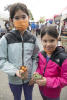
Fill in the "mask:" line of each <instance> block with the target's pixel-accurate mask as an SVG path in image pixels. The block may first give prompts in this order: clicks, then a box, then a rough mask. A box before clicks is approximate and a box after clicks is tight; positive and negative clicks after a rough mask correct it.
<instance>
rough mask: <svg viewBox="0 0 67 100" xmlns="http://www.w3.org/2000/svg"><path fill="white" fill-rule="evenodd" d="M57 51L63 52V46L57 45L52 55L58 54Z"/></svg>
mask: <svg viewBox="0 0 67 100" xmlns="http://www.w3.org/2000/svg"><path fill="white" fill-rule="evenodd" d="M59 53H65V49H64V47H62V46H57V47H56V49H55V51H54V52H53V54H52V55H54V56H56V55H58V54H59Z"/></svg>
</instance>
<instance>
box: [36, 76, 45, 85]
mask: <svg viewBox="0 0 67 100" xmlns="http://www.w3.org/2000/svg"><path fill="white" fill-rule="evenodd" d="M36 83H37V84H38V85H39V86H45V85H46V78H45V77H43V78H42V79H39V80H36Z"/></svg>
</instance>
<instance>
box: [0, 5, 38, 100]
mask: <svg viewBox="0 0 67 100" xmlns="http://www.w3.org/2000/svg"><path fill="white" fill-rule="evenodd" d="M10 20H11V22H12V23H13V26H14V29H13V30H11V31H10V32H9V33H7V34H6V35H4V36H3V37H2V38H1V40H0V69H1V70H3V71H4V72H6V73H7V74H8V79H9V86H10V89H11V91H12V93H13V95H14V100H21V93H22V88H23V91H24V96H25V100H32V90H33V85H31V86H30V85H29V84H30V78H31V76H32V74H33V72H34V71H35V70H36V68H37V63H36V58H37V54H38V51H39V47H38V45H37V41H36V38H35V37H34V36H33V35H32V34H31V33H30V32H29V31H27V28H28V23H29V13H28V9H27V7H26V5H25V4H22V3H15V4H13V5H11V7H10ZM21 66H23V67H25V66H26V67H27V73H28V74H25V73H24V71H23V70H22V73H21V74H25V75H23V76H22V75H21V74H20V71H19V70H20V68H21Z"/></svg>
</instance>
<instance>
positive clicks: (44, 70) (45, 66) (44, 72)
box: [43, 63, 47, 76]
mask: <svg viewBox="0 0 67 100" xmlns="http://www.w3.org/2000/svg"><path fill="white" fill-rule="evenodd" d="M46 67H47V63H46V65H45V68H44V71H43V76H44V74H45V70H46Z"/></svg>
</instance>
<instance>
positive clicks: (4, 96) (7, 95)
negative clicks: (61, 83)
mask: <svg viewBox="0 0 67 100" xmlns="http://www.w3.org/2000/svg"><path fill="white" fill-rule="evenodd" d="M38 44H39V47H40V49H42V45H41V41H40V37H38ZM0 100H14V99H13V95H12V92H11V90H10V88H9V85H8V76H7V74H5V73H3V72H1V71H0ZM22 100H24V95H23V92H22ZM33 100H42V98H41V96H40V93H39V90H38V86H37V85H35V86H34V89H33ZM61 100H67V87H65V88H63V89H62V92H61Z"/></svg>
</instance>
